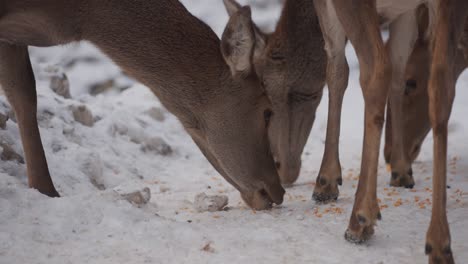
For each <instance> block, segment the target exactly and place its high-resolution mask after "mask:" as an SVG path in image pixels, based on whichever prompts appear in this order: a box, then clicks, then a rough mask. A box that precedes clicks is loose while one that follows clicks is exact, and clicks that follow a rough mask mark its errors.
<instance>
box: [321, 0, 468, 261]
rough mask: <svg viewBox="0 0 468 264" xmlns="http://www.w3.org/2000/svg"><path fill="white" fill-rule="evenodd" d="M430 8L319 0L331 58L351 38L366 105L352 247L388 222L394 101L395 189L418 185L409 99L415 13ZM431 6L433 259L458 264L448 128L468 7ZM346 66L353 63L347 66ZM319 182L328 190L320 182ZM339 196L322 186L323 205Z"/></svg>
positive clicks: (442, 2) (456, 3)
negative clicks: (386, 131)
mask: <svg viewBox="0 0 468 264" xmlns="http://www.w3.org/2000/svg"><path fill="white" fill-rule="evenodd" d="M423 2H424V1H420V0H413V1H387V0H377V1H376V0H333V1H324V0H315V4H316V9H317V13H318V14H319V17H320V23H321V26H322V31H323V33H324V37H325V42H326V45H325V47H326V50H327V54H328V56H329V59H330V57H332V58H333V55H334V56H335V57H336V56H343V57H344V53H343V49H344V42H345V37H348V38H349V40H350V42H351V43H352V44H353V46H354V48H355V50H356V54H357V57H358V60H359V65H360V82H361V87H362V90H363V96H364V101H365V132H364V144H363V154H362V164H361V172H360V178H359V184H358V188H357V191H356V197H355V203H354V207H353V211H352V214H351V219H350V223H349V227H348V230H347V231H346V233H345V238H346V239H347V240H349V241H352V242H358V243H359V242H362V241H365V240H367V239H369V237H370V236H371V235H372V234H373V232H374V231H373V226H374V224H375V222H376V220H377V219H380V218H381V215H380V210H379V207H378V202H377V190H376V189H377V164H378V155H379V145H380V139H381V132H382V127H383V123H384V114H385V113H384V111H385V104H386V100H387V95H389V102H390V106H391V118H392V120H391V123H392V153H391V165H392V169H393V170H394V172H393V173H392V180H391V184H392V185H394V186H405V187H409V188H411V187H412V186H413V185H414V180H413V179H412V175H411V174H412V173H411V171H410V170H409V169H407V168H409V162H408V159H405V157H404V154H405V152H404V147H403V144H404V140H403V139H402V131H403V130H402V124H403V121H402V109H403V107H402V100H403V95H404V91H405V89H404V74H405V67H406V64H407V61H408V58H409V56H410V54H411V52H412V50H413V46H414V43H415V41H416V39H417V35H418V34H417V30H418V23H417V15H416V10H417V9H416V8H417V6H418V5H419V4H421V3H423ZM427 4H428V7H429V10H430V12H429V13H430V14H431V16H430V17H431V19H430V20H429V21H430V23H429V32H430V34H428V35H429V36H430V38H431V41H432V45H433V48H432V52H431V57H432V62H431V69H430V75H429V76H430V77H429V120H430V123H431V127H432V129H433V134H434V181H433V187H434V188H433V208H432V217H431V224H430V226H429V230H428V233H427V238H426V253H427V254H428V255H429V262H430V263H454V260H453V256H452V252H451V248H450V232H449V226H448V221H447V215H446V165H447V164H446V163H447V123H448V119H449V116H450V111H451V106H452V103H453V97H454V87H455V77H456V74H455V68H456V67H455V65H456V63H455V62H456V54H457V45H458V43H459V41H460V39H461V36H462V33H463V29H464V22H465V18H466V17H467V15H468V9H467V7H468V1H464V0H433V1H428V2H427ZM382 20H383V21H390V22H391V23H390V28H389V29H390V38H389V40H388V42H387V45H386V46H385V45H384V42H383V40H382V37H381V35H380V29H379V24H380V22H381V21H382ZM340 61H341V63H342V64H343V63H346V62H345V60H344V59H341V60H340ZM329 63H330V62H329ZM343 78H345V79H347V78H348V76H337V79H343ZM341 83H343V81H342V82H341ZM342 90H343V91H344V88H343V89H342ZM335 122H336V120H335ZM325 176H327V175H320V176H319V177H320V178H322V177H325ZM327 177H328V178H327V179H326V180H325V181H323V182H324V183H326V184H330V182H332V183H333V184H334V185H335V186H336V184H337V181H338V180H337V178H336V177H331V176H327ZM330 177H331V178H330ZM317 183H321V180H318V181H317ZM332 194H333V193H332ZM332 194H330V193H329V191H328V190H327V189H324V188H323V186H321V184H320V185H319V184H317V185H316V189H315V193H314V197H315V198H316V199H317V198H318V199H319V200H327V199H329V198H330V197H332V198H333V197H334V195H332ZM323 197H324V198H323ZM322 198H323V199H322Z"/></svg>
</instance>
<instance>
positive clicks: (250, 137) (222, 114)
mask: <svg viewBox="0 0 468 264" xmlns="http://www.w3.org/2000/svg"><path fill="white" fill-rule="evenodd" d="M80 40H88V41H90V42H92V43H94V44H95V45H96V46H97V47H99V48H100V49H101V50H102V51H104V52H105V53H106V54H107V55H108V56H110V58H112V59H113V60H114V61H115V62H116V63H117V64H118V65H119V66H120V67H122V68H123V69H124V70H125V71H126V72H127V73H129V74H130V75H131V76H132V77H134V78H136V79H137V80H139V81H140V82H142V83H143V84H145V85H146V86H148V87H150V89H151V90H152V91H153V92H154V93H155V94H156V95H157V96H158V98H159V99H160V100H161V102H162V104H163V105H164V106H165V107H166V108H167V109H168V110H169V111H170V112H172V113H173V114H175V115H176V116H177V117H178V118H179V120H180V121H181V123H182V124H183V126H184V128H185V129H186V130H187V132H188V133H189V134H190V135H191V137H192V138H193V140H194V141H195V143H196V144H197V145H198V147H199V148H200V149H201V151H202V152H203V154H204V155H205V156H206V158H207V159H208V160H209V161H210V163H211V164H212V165H213V166H214V167H215V168H216V169H217V171H218V172H219V173H220V174H221V175H222V176H223V177H224V178H225V179H226V180H227V181H228V182H229V183H231V184H232V185H233V186H234V187H236V188H237V189H238V190H239V191H240V193H241V195H242V198H243V199H244V201H245V202H246V203H247V204H248V205H249V206H251V207H252V208H255V209H266V208H269V207H270V206H271V204H272V203H276V204H280V203H282V201H283V195H284V189H283V188H282V186H281V184H280V180H279V177H278V174H277V171H276V168H275V164H274V160H273V157H272V155H271V152H270V148H269V142H268V134H267V127H268V122H269V121H268V119H269V117H270V115H271V113H272V110H271V109H272V105H271V102H270V100H269V99H268V97H267V95H266V93H265V89H264V88H263V87H262V80H261V79H260V78H259V76H258V75H257V73H256V71H255V66H254V65H253V61H252V59H253V54H254V50H255V44H256V42H257V41H256V39H255V30H254V26H253V24H252V21H251V11H250V8H248V7H242V8H240V9H239V10H237V11H236V12H235V13H233V14H232V15H231V18H230V20H229V23H228V25H227V27H226V29H225V31H224V34H223V37H222V40H221V42H220V40H219V39H218V37H217V36H216V35H215V34H214V33H213V31H212V30H211V29H210V28H209V27H208V26H207V25H205V24H204V23H202V22H201V21H200V20H198V19H197V18H195V17H194V16H192V15H191V14H190V13H189V12H188V11H187V10H186V9H185V8H184V6H183V5H182V4H181V3H180V2H179V1H177V0H159V1H146V0H135V1H130V0H116V1H101V0H77V1H62V0H42V1H39V0H2V1H0V84H1V85H2V87H3V89H4V90H5V94H6V95H7V97H8V100H9V101H10V103H11V105H12V107H13V109H14V111H15V113H16V117H17V120H18V125H19V128H20V132H21V138H22V142H23V146H24V152H25V156H26V161H27V172H28V180H29V186H30V187H32V188H36V189H38V190H39V191H40V192H41V193H43V194H46V195H49V196H52V197H57V196H59V194H58V192H57V191H56V189H55V188H54V185H53V183H52V179H51V177H50V174H49V170H48V167H47V162H46V157H45V155H44V150H43V146H42V143H41V139H40V135H39V130H38V125H37V119H36V104H37V99H36V90H35V89H36V88H35V79H34V74H33V72H32V69H31V63H30V59H29V55H28V49H27V47H28V46H40V47H45V46H53V45H61V44H66V43H69V42H73V41H80Z"/></svg>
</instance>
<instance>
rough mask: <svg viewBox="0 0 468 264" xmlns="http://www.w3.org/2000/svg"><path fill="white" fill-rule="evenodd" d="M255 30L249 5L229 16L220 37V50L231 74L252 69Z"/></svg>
mask: <svg viewBox="0 0 468 264" xmlns="http://www.w3.org/2000/svg"><path fill="white" fill-rule="evenodd" d="M254 49H255V32H254V25H253V22H252V14H251V11H250V7H248V6H245V7H241V9H240V10H239V12H236V13H235V14H233V15H232V16H231V18H230V19H229V22H228V24H227V26H226V29H225V30H224V33H223V36H222V39H221V52H222V54H223V57H224V60H225V61H226V63H227V64H228V65H229V67H230V68H231V72H232V74H233V75H236V74H237V73H242V74H248V73H250V72H251V70H252V59H253V53H254Z"/></svg>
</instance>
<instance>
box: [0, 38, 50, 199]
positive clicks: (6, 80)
mask: <svg viewBox="0 0 468 264" xmlns="http://www.w3.org/2000/svg"><path fill="white" fill-rule="evenodd" d="M0 84H1V85H2V87H3V90H4V91H5V94H6V96H7V98H8V101H9V102H10V104H11V106H12V107H13V110H14V111H15V114H16V119H17V121H18V126H19V129H20V133H21V140H22V143H23V148H24V153H25V156H26V164H27V171H28V182H29V187H31V188H35V189H37V190H38V191H39V192H41V193H43V194H45V195H48V196H50V197H58V196H59V194H58V192H57V191H56V190H55V187H54V185H53V183H52V179H51V178H50V174H49V169H48V167H47V161H46V158H45V154H44V149H43V147H42V142H41V138H40V134H39V128H38V125H37V117H36V113H37V98H36V85H35V80H34V73H33V71H32V67H31V62H30V61H29V53H28V48H27V47H26V46H15V45H9V44H4V43H0Z"/></svg>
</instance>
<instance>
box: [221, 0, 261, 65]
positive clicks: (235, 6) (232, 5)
mask: <svg viewBox="0 0 468 264" xmlns="http://www.w3.org/2000/svg"><path fill="white" fill-rule="evenodd" d="M223 2H224V6H225V7H226V11H227V12H228V14H229V16H230V17H231V16H233V15H235V14H236V13H238V12H240V11H241V9H242V6H241V5H240V4H239V3H237V2H236V0H223ZM252 26H253V30H254V33H255V50H254V61H256V60H257V58H259V57H260V56H261V54H262V53H263V51H264V50H265V47H266V45H267V35H266V34H265V33H263V32H262V31H261V30H260V29H259V28H258V27H257V25H255V23H254V22H252Z"/></svg>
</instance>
